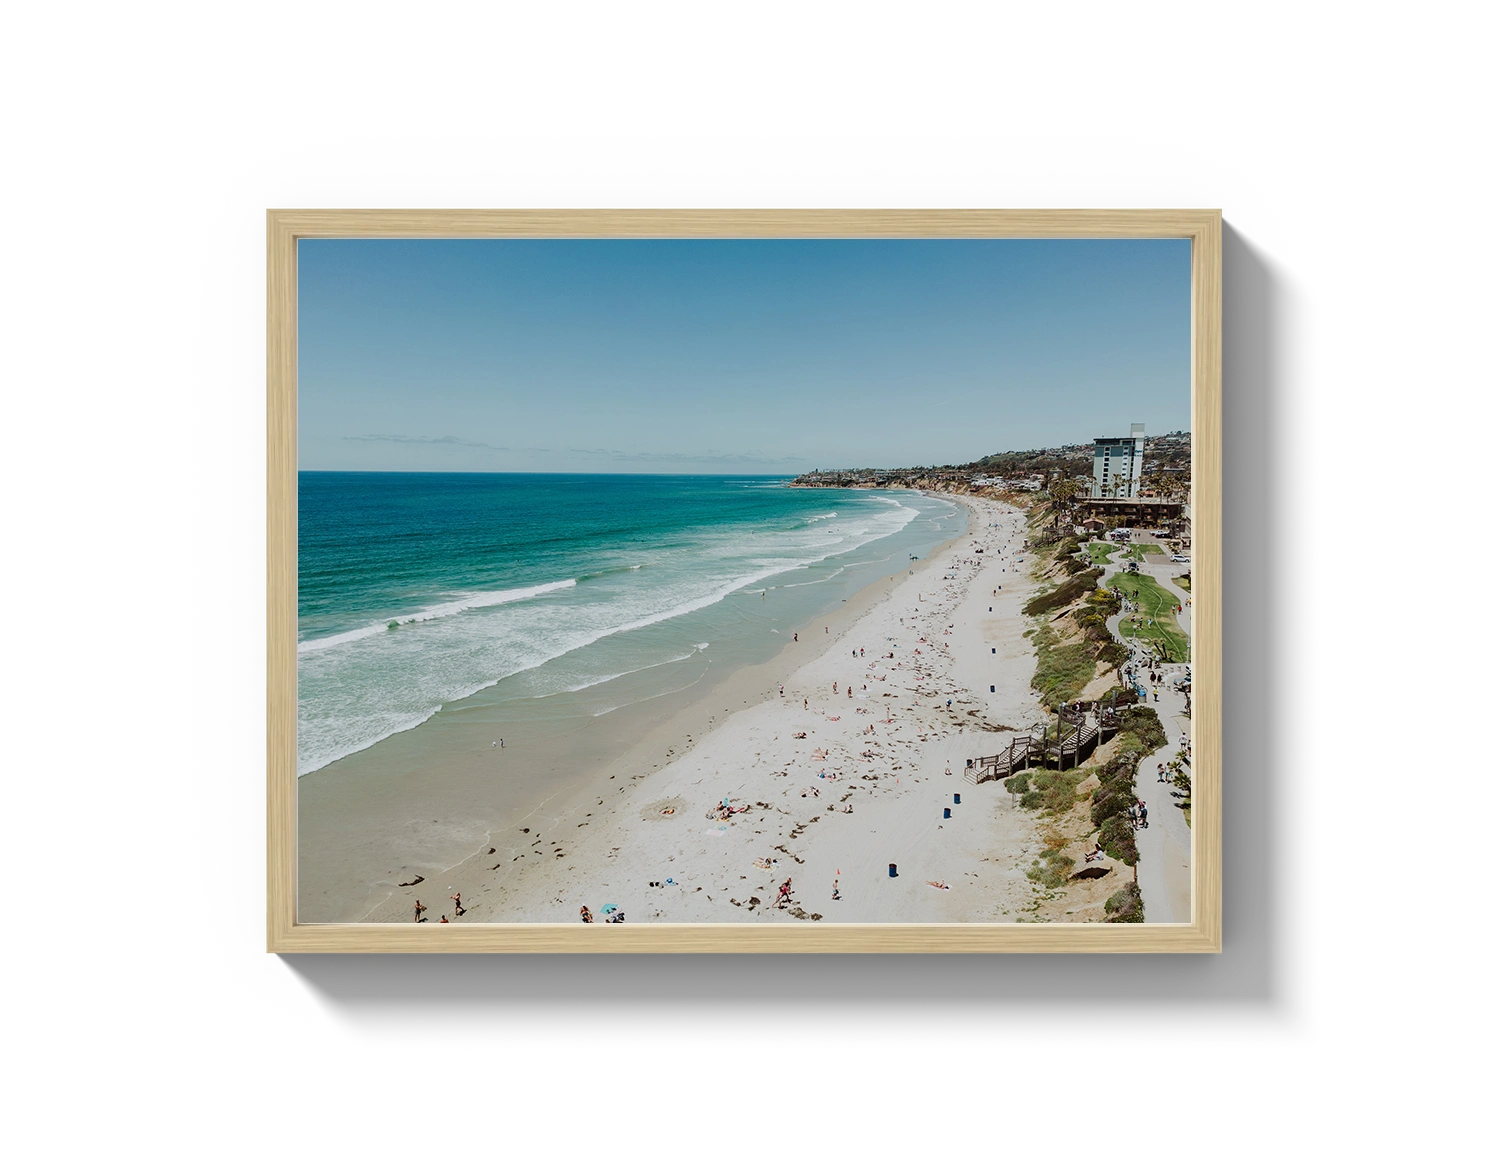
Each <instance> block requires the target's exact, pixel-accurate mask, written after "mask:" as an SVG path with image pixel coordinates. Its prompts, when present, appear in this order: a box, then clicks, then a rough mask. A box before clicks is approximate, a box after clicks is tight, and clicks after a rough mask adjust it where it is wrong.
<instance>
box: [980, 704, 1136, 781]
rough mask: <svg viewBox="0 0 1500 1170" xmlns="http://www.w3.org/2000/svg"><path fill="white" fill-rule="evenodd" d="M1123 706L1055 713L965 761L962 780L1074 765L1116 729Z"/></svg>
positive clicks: (1099, 745) (1100, 744) (1058, 768)
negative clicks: (1052, 718) (1050, 720)
mask: <svg viewBox="0 0 1500 1170" xmlns="http://www.w3.org/2000/svg"><path fill="white" fill-rule="evenodd" d="M1126 710H1127V708H1124V707H1105V708H1103V709H1102V710H1099V711H1095V710H1093V709H1087V710H1084V711H1082V712H1079V713H1076V714H1069V713H1067V712H1062V713H1059V715H1058V718H1057V722H1056V723H1055V724H1051V723H1044V724H1038V725H1037V726H1035V727H1033V728H1032V729H1031V730H1030V731H1029V732H1027V733H1026V734H1025V735H1018V736H1015V737H1013V738H1012V739H1011V741H1010V747H1008V748H1007V749H1006V750H1005V751H1003V752H998V753H996V754H995V755H992V756H979V757H977V758H976V759H972V760H969V761H967V763H966V766H965V767H964V779H965V780H967V781H968V782H969V783H971V784H983V783H985V782H986V781H989V780H1004V779H1005V778H1006V777H1007V776H1014V775H1015V774H1016V773H1017V772H1024V771H1026V770H1027V769H1028V768H1052V769H1055V770H1057V771H1059V772H1062V771H1066V770H1067V769H1068V768H1076V767H1078V765H1079V764H1081V763H1083V762H1084V761H1085V760H1087V759H1088V758H1089V756H1091V755H1093V753H1094V751H1095V749H1096V748H1099V747H1102V746H1103V745H1104V744H1106V743H1108V742H1109V741H1110V740H1111V739H1113V738H1114V737H1115V736H1116V735H1117V734H1119V731H1120V723H1121V719H1122V717H1123V715H1124V712H1125V711H1126Z"/></svg>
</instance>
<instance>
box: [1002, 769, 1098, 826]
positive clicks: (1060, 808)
mask: <svg viewBox="0 0 1500 1170" xmlns="http://www.w3.org/2000/svg"><path fill="white" fill-rule="evenodd" d="M1091 775H1093V773H1092V771H1090V770H1088V769H1084V768H1070V769H1069V770H1068V771H1066V772H1055V771H1053V770H1052V769H1050V768H1037V769H1035V770H1034V771H1030V772H1021V773H1018V774H1017V775H1015V776H1010V777H1007V779H1006V781H1005V788H1006V791H1007V792H1014V793H1017V794H1019V795H1020V797H1021V807H1022V808H1025V809H1032V810H1034V811H1036V810H1040V811H1042V812H1047V813H1051V814H1052V815H1053V816H1056V815H1057V814H1058V813H1062V812H1066V811H1067V810H1068V809H1070V808H1072V807H1073V806H1074V805H1075V804H1077V803H1078V786H1079V785H1080V784H1082V783H1083V782H1084V781H1085V780H1087V779H1088V778H1089V776H1091Z"/></svg>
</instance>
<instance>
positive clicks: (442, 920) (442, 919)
mask: <svg viewBox="0 0 1500 1170" xmlns="http://www.w3.org/2000/svg"><path fill="white" fill-rule="evenodd" d="M447 921H448V916H447V915H446V914H444V915H443V916H442V917H441V918H439V919H438V925H439V926H441V925H442V924H443V923H445V922H447Z"/></svg>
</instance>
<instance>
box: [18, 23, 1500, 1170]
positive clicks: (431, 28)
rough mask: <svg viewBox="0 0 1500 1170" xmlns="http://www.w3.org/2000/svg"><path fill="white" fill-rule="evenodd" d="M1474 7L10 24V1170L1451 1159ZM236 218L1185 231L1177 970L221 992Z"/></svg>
mask: <svg viewBox="0 0 1500 1170" xmlns="http://www.w3.org/2000/svg"><path fill="white" fill-rule="evenodd" d="M1492 11H1493V9H1490V8H1487V7H1483V6H1479V5H1473V6H1469V5H1456V4H1425V5H1421V6H1395V5H1389V6H1388V5H1370V4H1363V5H1347V6H1328V5H1309V4H1306V3H1299V4H1268V3H1256V4H1243V3H1241V4H1231V5H1218V6H1209V5H1203V4H1183V5H1147V6H1141V5H1126V4H1107V5H1088V4H1071V5H1066V6H1053V5H1041V4H1032V5H1023V6H1014V7H1006V6H1001V5H973V6H968V5H953V6H949V5H934V4H925V5H920V6H918V5H907V6H896V5H879V4H873V5H872V4H868V3H866V4H851V5H840V6H822V5H807V4H784V5H782V4H766V3H762V4H758V5H744V6H736V7H730V6H709V5H694V4H682V5H676V6H670V5H653V6H645V7H643V6H641V5H624V4H609V5H588V4H578V3H574V4H569V5H565V6H549V5H543V4H526V5H518V6H503V5H497V4H474V5H471V4H451V5H446V6H441V7H439V6H431V7H429V8H428V9H426V10H425V11H424V10H422V9H421V8H419V7H418V6H412V5H395V4H375V3H360V4H345V5H316V4H306V3H301V4H277V3H260V4H255V5H247V4H240V5H233V6H229V5H221V6H214V5H181V6H170V5H161V4H155V5H152V4H147V5H80V6H73V7H67V8H64V7H62V6H48V5H27V6H24V7H21V6H16V7H13V8H12V9H10V11H9V15H8V16H7V20H6V44H7V50H6V53H5V57H6V65H5V69H4V70H3V71H0V86H3V97H4V107H5V124H6V131H5V139H4V142H5V146H4V155H3V157H4V159H5V166H4V171H5V174H6V176H7V177H6V178H5V179H4V180H3V184H0V199H3V200H4V210H5V213H6V214H5V221H4V222H5V225H6V228H7V231H6V236H5V240H4V245H3V247H4V252H3V256H4V263H3V273H4V278H3V281H0V296H3V297H4V312H3V315H0V321H3V329H4V343H3V346H0V362H3V385H4V387H5V424H6V425H5V439H6V442H5V459H4V461H3V462H4V469H3V475H4V491H5V500H6V513H7V528H8V532H7V536H8V539H7V540H6V542H5V546H6V550H7V556H6V558H5V563H6V566H7V568H6V571H5V572H4V574H3V588H4V590H5V597H4V611H3V612H4V613H5V614H6V615H7V618H8V622H7V634H6V638H5V642H4V645H5V648H6V654H5V660H4V661H5V669H4V670H3V671H0V678H3V686H4V688H5V696H4V700H5V702H4V709H5V711H6V714H7V719H6V734H5V735H4V737H3V744H4V759H5V766H4V777H5V781H4V783H5V787H4V793H5V813H6V815H5V825H6V832H5V850H4V853H5V856H4V862H3V866H0V869H3V872H4V874H5V877H6V879H7V899H6V900H7V902H8V908H9V919H10V923H9V926H10V938H9V939H8V941H7V951H8V958H7V959H6V961H5V964H4V968H3V972H4V976H5V978H6V981H7V983H8V991H7V993H6V998H7V1001H8V1008H9V1010H8V1011H7V1016H8V1020H7V1025H6V1029H5V1035H6V1040H5V1061H4V1068H5V1074H4V1075H5V1077H6V1079H7V1081H8V1083H9V1087H8V1088H7V1089H6V1090H5V1092H4V1094H3V1097H0V1100H3V1101H4V1103H5V1106H6V1110H7V1112H8V1113H9V1114H10V1120H9V1121H8V1122H7V1124H6V1127H5V1143H6V1146H7V1147H9V1148H10V1149H11V1150H12V1151H13V1152H14V1151H16V1149H17V1147H18V1146H19V1147H21V1155H20V1156H19V1157H16V1158H15V1160H14V1164H15V1165H27V1166H29V1165H43V1164H47V1165H84V1164H90V1165H113V1164H131V1163H148V1162H149V1163H150V1164H154V1165H174V1166H175V1165H193V1166H198V1165H260V1164H267V1165H269V1164H276V1165H284V1164H291V1165H303V1164H308V1165H315V1164H320V1163H321V1164H325V1165H371V1166H375V1165H403V1166H411V1165H418V1164H420V1165H466V1166H467V1165H476V1164H477V1165H508V1164H522V1163H523V1161H524V1164H527V1165H536V1166H549V1165H558V1166H569V1165H583V1164H591V1163H593V1162H595V1161H601V1160H602V1161H606V1162H609V1163H618V1162H621V1161H622V1160H624V1161H626V1162H627V1163H629V1164H634V1163H635V1161H636V1159H637V1156H638V1155H642V1154H645V1155H649V1162H648V1161H646V1160H645V1158H644V1157H642V1158H641V1160H640V1164H655V1163H658V1162H660V1163H665V1164H681V1165H700V1164H701V1165H730V1166H732V1165H742V1164H754V1165H756V1166H760V1167H766V1166H786V1167H790V1166H799V1165H814V1164H826V1165H846V1164H855V1163H856V1161H857V1162H858V1163H859V1164H871V1165H909V1166H926V1165H970V1164H998V1165H1022V1164H1024V1165H1031V1164H1042V1163H1046V1164H1052V1165H1057V1164H1079V1163H1082V1164H1086V1165H1102V1166H1114V1165H1132V1164H1138V1163H1139V1164H1151V1165H1164V1166H1178V1165H1189V1164H1196V1165H1255V1166H1261V1165H1267V1164H1272V1165H1275V1164H1292V1165H1304V1164H1314V1163H1318V1164H1324V1165H1347V1164H1350V1163H1351V1162H1352V1161H1353V1160H1354V1158H1355V1157H1356V1156H1360V1157H1362V1158H1363V1159H1364V1161H1365V1163H1366V1164H1392V1165H1414V1164H1441V1163H1443V1162H1446V1161H1448V1160H1450V1158H1451V1157H1452V1156H1455V1155H1462V1154H1464V1153H1468V1154H1470V1155H1472V1154H1473V1153H1474V1152H1475V1146H1474V1145H1473V1143H1474V1142H1475V1141H1476V1139H1477V1137H1478V1126H1479V1121H1480V1118H1481V1117H1482V1116H1483V1114H1484V1112H1485V1111H1487V1110H1488V1109H1489V1107H1490V1106H1491V1105H1492V1101H1491V1097H1490V1093H1489V1092H1487V1091H1486V1090H1487V1088H1493V1084H1494V1068H1493V1064H1494V1050H1495V1045H1494V1031H1493V1024H1494V1012H1493V1007H1492V1006H1491V1005H1492V999H1491V998H1490V997H1489V994H1488V993H1491V992H1492V991H1493V987H1494V976H1493V968H1492V966H1491V958H1492V952H1493V949H1494V946H1493V942H1492V941H1491V940H1492V931H1493V923H1494V920H1495V917H1496V911H1497V908H1500V903H1497V898H1496V891H1495V885H1494V882H1493V881H1492V880H1490V879H1489V876H1488V871H1489V870H1490V869H1491V867H1492V865H1493V858H1492V853H1493V851H1492V850H1490V849H1488V848H1487V847H1488V845H1489V840H1490V837H1491V835H1492V828H1491V826H1492V822H1493V811H1492V810H1493V806H1494V801H1495V787H1494V782H1495V766H1494V762H1493V753H1492V751H1491V750H1490V749H1488V748H1487V747H1486V746H1485V745H1484V744H1483V743H1482V742H1478V743H1475V744H1474V745H1473V748H1474V750H1473V752H1472V753H1466V752H1465V751H1464V736H1463V733H1462V731H1461V732H1460V734H1458V735H1456V736H1454V737H1453V741H1452V747H1453V751H1452V753H1451V754H1448V755H1442V756H1436V757H1429V758H1427V759H1425V760H1424V758H1423V756H1422V754H1421V752H1420V750H1419V748H1420V745H1421V744H1423V743H1424V741H1433V742H1443V741H1444V738H1445V725H1444V724H1443V723H1441V722H1440V720H1444V719H1446V718H1447V716H1448V715H1449V713H1451V712H1452V711H1454V710H1455V709H1457V710H1458V711H1459V712H1460V714H1462V713H1463V712H1464V711H1465V710H1470V711H1477V712H1481V713H1482V712H1486V711H1489V710H1490V709H1491V708H1493V706H1494V693H1493V692H1494V673H1493V671H1492V670H1490V669H1487V667H1488V656H1489V655H1490V654H1491V653H1492V652H1493V650H1494V638H1493V634H1492V633H1491V631H1492V629H1493V621H1492V614H1493V605H1492V604H1490V603H1489V602H1487V601H1485V600H1484V599H1485V598H1486V597H1488V596H1489V591H1490V590H1491V589H1492V586H1491V584H1490V582H1491V580H1492V578H1491V576H1490V575H1489V574H1487V573H1486V572H1485V571H1484V570H1483V568H1482V565H1483V563H1485V562H1487V561H1488V558H1489V555H1490V554H1489V552H1488V548H1487V545H1484V544H1481V545H1480V546H1479V547H1478V548H1472V547H1470V546H1468V545H1465V544H1463V543H1460V539H1461V537H1463V536H1466V535H1469V534H1471V533H1472V532H1473V531H1474V530H1472V529H1470V528H1469V527H1468V521H1469V520H1470V519H1473V520H1475V521H1479V520H1482V519H1483V517H1484V515H1486V514H1487V513H1488V509H1486V510H1485V512H1484V513H1482V514H1478V515H1476V514H1474V513H1473V512H1472V511H1471V510H1470V509H1469V505H1468V504H1467V503H1466V502H1465V498H1464V497H1465V493H1466V492H1467V491H1469V490H1473V489H1479V488H1481V487H1483V488H1488V486H1489V485H1488V483H1487V482H1482V481H1481V479H1480V475H1479V471H1480V469H1481V468H1482V467H1483V466H1484V465H1485V460H1486V458H1487V457H1488V453H1487V451H1486V450H1485V448H1486V447H1488V446H1489V445H1490V443H1489V442H1488V440H1489V438H1490V435H1491V434H1492V433H1493V430H1494V423H1495V421H1496V420H1495V408H1494V394H1495V390H1496V376H1495V363H1494V352H1493V343H1494V336H1495V332H1494V331H1495V319H1496V316H1495V309H1496V303H1495V300H1496V298H1495V292H1494V289H1495V270H1496V248H1495V244H1494V236H1493V230H1492V225H1490V223H1489V220H1490V219H1491V218H1492V217H1493V201H1494V195H1495V188H1494V174H1493V172H1492V170H1491V169H1490V167H1491V159H1492V157H1493V145H1494V122H1493V113H1494V109H1495V98H1496V95H1495V92H1494V69H1493V60H1492V59H1491V58H1490V56H1489V49H1490V48H1492V46H1493V44H1494V32H1495V30H1494V28H1493V26H1492V24H1491V23H1490V22H1491V20H1492V17H1491V15H1490V13H1491V12H1492ZM268 206H333V207H341V206H399V207H406V206H414V207H422V206H436V207H444V206H458V207H477V206H521V207H550V206H561V207H574V206H585V207H586V206H647V207H655V206H688V207H695V206H704V207H713V206H757V207H758V206H769V207H777V206H792V207H798V206H815V207H817V206H834V207H838V206H870V207H884V206H896V207H907V206H912V207H927V206H962V207H970V206H978V207H1006V206H1016V207H1032V206H1035V207H1048V206H1061V207H1071V206H1083V207H1109V206H1120V207H1155V206H1189V207H1192V206H1222V207H1223V208H1224V209H1225V216H1226V222H1227V225H1228V230H1227V234H1226V237H1225V277H1226V289H1225V309H1226V328H1227V342H1226V368H1225V384H1224V393H1225V406H1226V425H1225V438H1226V443H1227V448H1228V457H1227V472H1226V476H1227V478H1226V484H1225V493H1226V511H1227V516H1228V534H1229V550H1228V553H1227V557H1226V569H1227V572H1228V579H1229V585H1228V590H1227V599H1226V601H1227V606H1228V619H1227V620H1228V638H1227V647H1226V649H1227V659H1228V663H1229V674H1228V678H1227V679H1226V697H1227V701H1228V703H1229V729H1228V742H1227V759H1226V782H1227V799H1226V824H1225V828H1226V839H1227V856H1226V871H1225V885H1226V894H1225V904H1226V928H1225V947H1224V954H1223V955H1222V956H1219V957H1213V958H1207V957H1201V958H1175V957H1166V956H1163V957H1150V958H1139V957H1137V958H1132V957H1116V958H1086V957H1067V956H1061V957H1030V958H1026V957H1010V958H1006V957H970V958H938V957H933V958H901V959H896V958H889V959H878V958H858V957H847V958H846V957H838V958H821V959H781V958H766V957H762V958H733V957H715V958H634V959H629V958H598V959H593V960H587V959H576V958H575V959H558V958H544V957H536V958H511V959H501V958H480V957H473V958H462V957H453V958H444V957H433V958H389V959H383V960H382V959H370V958H341V957H327V958H316V959H314V958H301V959H292V960H287V959H280V958H276V957H272V956H267V955H265V954H263V953H262V946H263V941H262V922H263V919H262V905H263V903H262V888H263V887H262V881H263V878H262V858H263V853H262V850H263V842H264V833H263V828H262V812H263V796H262V793H263V764H264V754H263V747H262V736H263V729H264V720H263V714H262V712H263V685H264V676H263V667H262V659H263V638H264V633H263V625H262V621H263V616H262V615H263V609H262V606H263V597H264V593H263V585H262V573H263V564H264V561H263V504H262V500H263V495H262V493H263V487H264V476H263V469H262V462H263V440H262V417H263V416H262V411H263V386H264V383H263V377H264V349H263V344H264V342H263V337H264V334H263V328H264V317H263V313H264V299H263V298H264V282H263V270H264V268H263V266H264V224H263V212H264V209H265V208H266V207H268ZM1088 437H1092V436H1088ZM1355 451H1367V452H1369V453H1370V454H1371V456H1372V457H1374V456H1375V455H1376V454H1377V453H1378V455H1379V459H1380V463H1381V465H1383V466H1384V467H1385V468H1387V470H1383V471H1382V472H1381V474H1380V475H1379V476H1377V477H1376V478H1375V480H1374V481H1366V479H1365V477H1363V476H1361V475H1357V474H1356V475H1351V472H1350V469H1349V467H1348V463H1347V460H1348V457H1349V453H1350V452H1355ZM1351 484H1354V485H1357V487H1358V490H1357V491H1354V492H1351V490H1350V485H1351ZM1470 704H1472V706H1470ZM1479 719H1480V722H1481V724H1483V723H1487V722H1488V721H1489V719H1490V716H1487V715H1483V714H1480V715H1479ZM1325 731H1327V732H1332V733H1334V734H1332V735H1326V734H1324V732H1325ZM1482 995H1483V998H1482ZM351 1151H357V1152H358V1156H357V1157H355V1156H353V1155H352V1154H351ZM856 1155H857V1157H856Z"/></svg>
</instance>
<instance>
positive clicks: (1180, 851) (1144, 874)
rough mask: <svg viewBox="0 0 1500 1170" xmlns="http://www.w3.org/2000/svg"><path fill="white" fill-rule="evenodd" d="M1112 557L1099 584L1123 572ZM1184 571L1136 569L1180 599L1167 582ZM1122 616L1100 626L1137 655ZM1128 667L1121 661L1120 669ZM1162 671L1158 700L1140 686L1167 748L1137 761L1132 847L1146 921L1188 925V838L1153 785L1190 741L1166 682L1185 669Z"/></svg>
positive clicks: (1164, 788) (1178, 695)
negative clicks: (1142, 820)
mask: <svg viewBox="0 0 1500 1170" xmlns="http://www.w3.org/2000/svg"><path fill="white" fill-rule="evenodd" d="M1117 556H1119V554H1114V555H1113V556H1112V557H1111V561H1110V564H1109V565H1107V566H1106V567H1105V577H1104V580H1105V581H1108V579H1109V577H1110V576H1112V575H1113V574H1114V573H1115V572H1119V571H1122V570H1123V569H1124V562H1123V560H1120V561H1116V560H1115V559H1114V558H1115V557H1117ZM1185 567H1186V566H1182V565H1151V564H1143V565H1141V566H1140V569H1141V571H1142V572H1143V573H1148V574H1149V575H1150V576H1152V577H1154V578H1155V579H1156V580H1157V582H1158V583H1159V584H1160V585H1161V586H1162V587H1163V588H1164V589H1167V590H1169V591H1170V592H1171V593H1173V594H1174V595H1175V596H1177V597H1179V598H1181V599H1182V600H1184V601H1186V600H1187V597H1188V595H1187V594H1186V593H1184V592H1183V591H1182V589H1180V588H1179V587H1178V586H1177V585H1175V584H1173V582H1172V577H1173V576H1174V575H1180V574H1181V572H1182V570H1183V569H1184V568H1185ZM1191 615H1192V606H1191V605H1187V606H1184V608H1183V611H1182V613H1180V614H1178V615H1177V620H1178V621H1179V622H1180V623H1181V624H1182V628H1183V629H1184V630H1185V631H1186V632H1187V635H1188V638H1189V643H1188V644H1189V646H1191V645H1192V642H1191V638H1192V626H1191V624H1190V622H1191V620H1192V619H1191ZM1123 616H1124V615H1123V614H1116V615H1115V616H1114V617H1112V618H1110V619H1109V620H1108V622H1107V623H1106V624H1107V626H1108V628H1109V631H1110V633H1112V634H1114V636H1115V637H1116V638H1117V639H1119V640H1120V641H1121V642H1124V643H1125V645H1127V646H1129V647H1131V648H1132V649H1134V650H1136V651H1137V656H1138V657H1139V656H1140V654H1141V651H1140V643H1139V642H1137V641H1136V640H1135V639H1133V638H1122V637H1120V619H1121V617H1123ZM1130 665H1131V664H1130V663H1127V664H1126V669H1129V667H1130ZM1137 669H1138V670H1140V672H1141V674H1142V675H1144V673H1145V671H1144V669H1143V668H1142V667H1140V666H1139V664H1138V663H1137ZM1164 669H1165V673H1166V675H1167V678H1168V680H1169V681H1168V685H1166V686H1161V687H1158V688H1156V689H1157V690H1158V691H1159V693H1160V695H1161V698H1160V699H1159V700H1158V701H1155V702H1153V701H1152V700H1151V698H1150V691H1151V689H1152V688H1151V685H1150V683H1149V682H1146V683H1144V684H1143V685H1145V687H1146V689H1147V698H1146V702H1147V703H1148V704H1149V705H1150V706H1151V707H1152V708H1153V709H1154V710H1155V711H1156V713H1157V715H1158V716H1160V717H1161V723H1162V730H1163V731H1164V732H1165V733H1166V736H1167V746H1166V747H1164V748H1162V749H1161V750H1160V751H1158V752H1156V753H1155V754H1153V755H1151V756H1149V757H1148V758H1147V759H1145V760H1143V761H1142V762H1141V766H1140V770H1139V771H1138V772H1137V773H1136V778H1135V790H1136V794H1137V795H1138V796H1139V797H1140V798H1141V799H1142V800H1144V801H1145V802H1146V810H1147V817H1146V820H1147V822H1148V827H1147V828H1144V829H1138V830H1136V837H1135V840H1136V847H1137V848H1138V849H1139V850H1140V854H1141V861H1140V866H1139V867H1138V873H1139V875H1140V878H1139V880H1140V886H1141V900H1142V901H1143V902H1144V903H1145V907H1146V921H1147V922H1188V921H1190V920H1191V914H1192V901H1191V897H1192V857H1193V834H1192V830H1191V829H1190V828H1189V827H1188V823H1187V821H1186V819H1184V817H1183V814H1182V810H1180V809H1179V808H1177V806H1176V800H1175V798H1174V797H1173V795H1172V793H1173V791H1174V790H1173V788H1172V786H1171V785H1170V784H1158V783H1157V782H1156V765H1157V764H1170V763H1171V761H1172V757H1174V756H1175V755H1176V754H1177V752H1178V750H1179V749H1180V747H1181V745H1180V743H1179V742H1178V741H1179V740H1180V739H1181V738H1182V737H1183V736H1184V735H1186V736H1188V737H1189V742H1191V738H1192V721H1191V720H1190V719H1188V717H1187V716H1186V714H1184V711H1185V709H1186V706H1187V704H1186V700H1185V699H1184V697H1183V695H1182V692H1180V691H1178V690H1177V689H1176V688H1174V687H1173V686H1171V685H1170V682H1171V680H1173V679H1175V678H1178V677H1180V676H1181V675H1182V674H1183V673H1184V672H1185V671H1186V670H1187V669H1188V668H1187V666H1185V665H1182V664H1171V665H1168V666H1167V667H1165V668H1164Z"/></svg>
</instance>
